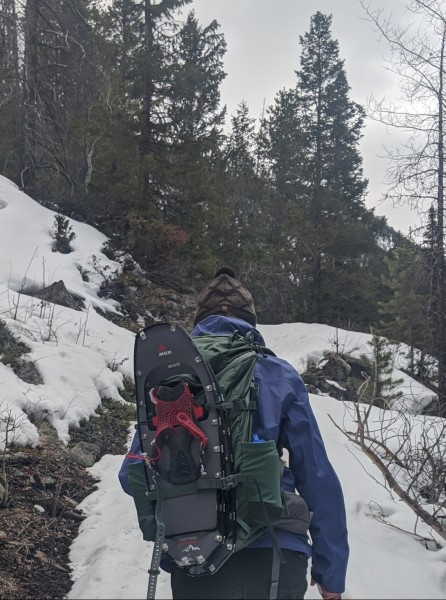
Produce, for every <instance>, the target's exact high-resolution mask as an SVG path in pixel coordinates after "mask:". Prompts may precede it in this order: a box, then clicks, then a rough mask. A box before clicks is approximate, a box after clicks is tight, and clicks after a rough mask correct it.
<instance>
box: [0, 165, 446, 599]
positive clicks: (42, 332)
mask: <svg viewBox="0 0 446 600" xmlns="http://www.w3.org/2000/svg"><path fill="white" fill-rule="evenodd" d="M54 215H55V213H54V212H52V211H50V210H48V209H46V208H44V207H42V206H40V205H39V204H37V203H36V202H34V201H33V200H32V199H31V198H30V197H29V196H27V195H26V194H24V193H23V192H20V191H19V190H18V189H17V187H16V186H15V185H14V184H12V183H11V182H10V181H8V180H7V179H5V178H4V177H2V176H0V256H2V260H1V261H0V318H1V319H2V320H3V321H5V322H6V324H7V326H8V327H9V328H10V329H11V330H12V331H13V332H14V333H15V334H16V335H17V336H18V338H19V339H20V340H22V341H23V342H25V343H26V344H27V345H28V346H29V347H30V348H31V353H30V358H31V359H33V360H34V361H35V362H36V364H37V366H38V368H39V369H40V372H41V374H42V375H43V378H44V383H43V384H41V385H31V384H25V383H24V382H23V381H22V380H21V379H19V378H17V377H16V376H15V375H14V373H13V372H12V370H11V369H10V367H9V366H6V365H3V364H1V363H0V416H1V415H4V411H11V412H12V414H13V416H15V418H16V419H18V420H20V421H21V426H20V429H19V431H18V432H17V434H18V437H17V441H18V442H21V443H32V444H35V443H37V441H38V434H37V430H36V428H35V426H34V425H33V424H32V423H31V421H30V420H29V418H28V414H29V413H30V412H32V411H34V413H35V414H38V413H40V414H43V412H44V413H45V414H46V415H47V416H48V419H49V420H50V422H52V424H53V425H54V426H55V427H56V429H57V431H58V433H59V436H60V438H61V439H62V440H63V441H64V442H67V440H68V428H69V426H70V425H76V424H77V423H79V421H80V420H81V419H83V418H85V417H88V416H90V415H92V414H93V413H94V410H95V408H96V407H97V406H98V404H99V403H100V399H101V397H102V396H109V397H110V396H111V397H114V398H116V399H119V398H120V396H119V390H120V389H121V388H122V379H123V376H124V375H127V376H132V373H133V365H132V363H133V361H132V357H133V344H134V334H133V333H131V332H130V331H127V330H125V329H121V328H120V327H118V326H116V325H114V324H113V323H111V322H110V321H108V320H106V319H105V318H103V317H101V316H100V315H99V314H98V313H96V311H94V310H93V308H92V307H93V306H95V305H96V306H101V307H102V308H104V309H108V310H116V308H117V307H116V305H115V304H113V303H112V302H107V301H104V300H103V299H100V298H98V296H97V292H98V291H99V285H100V281H101V277H100V276H98V275H97V274H96V275H95V274H93V273H90V281H89V282H84V281H83V280H82V277H81V274H80V272H79V269H78V267H79V266H82V267H83V268H87V269H89V270H91V266H90V265H89V262H90V259H91V256H92V255H93V254H95V255H96V256H97V257H98V259H100V261H101V263H102V264H103V265H109V266H110V268H116V267H117V266H118V265H116V264H114V263H112V262H110V261H108V260H107V259H106V257H105V256H104V255H102V254H101V252H100V248H101V245H102V243H103V242H104V241H105V238H104V236H103V235H102V234H101V233H99V232H98V231H96V230H95V229H94V228H93V227H90V226H88V225H85V224H83V223H78V222H76V221H73V220H71V224H72V226H73V230H74V232H75V233H76V235H77V237H76V239H75V240H74V241H73V243H72V245H73V250H74V251H73V252H72V253H70V254H67V255H61V254H59V253H55V252H52V239H51V235H50V234H51V231H52V228H53V227H52V226H53V222H54ZM60 279H63V281H64V282H65V283H66V286H67V288H68V290H69V291H71V292H75V293H76V294H78V295H81V296H83V297H84V298H85V302H86V308H85V309H84V310H83V311H74V310H71V309H68V308H63V307H60V306H55V305H49V306H46V307H45V309H44V310H43V311H42V306H41V303H40V302H39V301H37V300H36V299H35V298H33V297H31V296H28V295H26V294H25V293H23V294H21V295H19V293H18V291H19V290H20V289H21V288H23V287H24V288H25V290H26V289H27V288H28V286H30V287H34V288H35V287H41V286H42V285H43V283H44V282H45V284H47V285H48V284H50V283H53V282H55V281H58V280H60ZM23 282H24V285H22V284H23ZM147 308H148V310H150V307H147ZM51 310H54V312H53V313H52V316H51V312H50V311H51ZM259 330H260V331H261V333H262V334H263V335H264V337H265V339H266V342H267V345H268V346H269V347H271V349H272V350H274V351H276V352H277V353H278V354H279V355H280V356H282V357H283V358H284V359H286V360H288V361H289V362H290V363H291V364H293V365H294V366H295V367H296V368H297V369H298V370H300V371H302V369H304V368H305V366H306V363H307V361H308V359H310V358H311V359H312V360H316V361H318V360H319V359H321V358H322V356H323V355H324V351H327V350H328V351H330V350H333V349H334V344H335V341H337V343H338V344H339V346H340V347H341V348H342V349H343V350H344V351H350V352H351V353H353V354H355V355H359V354H361V353H367V352H370V348H369V347H368V346H367V341H368V339H369V338H370V336H369V335H367V334H361V333H352V332H346V331H343V330H335V329H334V328H332V327H328V326H326V325H320V324H319V325H317V324H301V323H294V324H286V325H267V326H265V325H259ZM113 365H114V366H115V367H117V369H115V368H113ZM401 376H403V374H402V372H401V371H399V370H396V371H395V373H394V378H395V379H398V378H399V377H401ZM402 391H403V392H404V400H405V405H406V408H407V409H408V410H409V411H414V412H416V411H417V410H418V409H419V407H420V405H422V404H426V403H428V402H429V400H430V398H431V397H432V393H431V392H430V391H429V390H427V389H425V388H423V387H422V386H421V385H419V384H417V383H416V382H415V381H413V380H411V379H410V378H409V377H408V376H405V377H404V382H403V384H402ZM310 402H311V404H312V407H313V410H314V412H315V415H316V418H317V420H318V423H319V426H320V429H321V432H322V436H323V438H324V441H325V444H326V446H327V451H328V454H329V457H330V459H331V461H332V463H333V465H334V467H335V469H336V471H337V473H338V476H339V478H340V480H341V483H342V486H343V490H344V495H345V501H346V510H347V519H348V528H349V543H350V548H351V559H350V563H349V570H348V575H347V589H346V593H345V594H343V598H345V599H346V600H352V599H356V600H357V599H359V598H361V599H364V600H365V599H372V598H375V599H421V598H423V599H424V598H431V599H441V598H443V599H444V598H445V597H446V544H445V542H444V540H441V539H438V536H435V537H436V538H437V541H438V543H440V545H441V546H442V548H441V550H439V551H435V552H434V551H431V550H428V549H427V548H426V547H424V546H423V545H422V544H421V543H420V542H419V541H418V540H417V538H416V537H414V536H413V535H410V534H409V533H404V532H403V531H399V530H397V529H395V528H392V527H390V526H389V524H391V525H393V526H395V527H399V528H400V529H402V530H404V531H406V532H413V531H416V532H417V534H419V535H422V536H425V537H428V538H430V537H431V534H432V532H431V531H430V530H429V528H428V527H427V526H425V525H424V524H423V523H420V522H419V521H417V520H416V518H415V516H414V514H413V513H412V512H411V510H410V509H409V508H408V507H407V506H406V505H405V504H404V503H402V502H401V501H398V500H397V499H396V498H393V497H392V496H391V495H390V493H389V492H388V491H387V490H385V489H384V487H383V485H382V478H381V475H380V473H379V472H378V470H377V469H376V468H375V467H374V466H373V464H372V463H371V462H370V461H369V460H368V459H367V458H366V457H364V456H363V455H362V454H361V453H360V452H359V451H358V450H357V449H355V447H353V445H352V444H350V443H348V442H347V441H346V438H344V436H343V435H342V433H340V432H339V431H338V430H337V429H336V428H335V427H334V425H333V423H332V422H331V421H330V419H329V415H331V416H332V417H333V418H334V420H335V421H336V422H337V423H338V424H339V425H340V426H342V425H345V427H346V428H347V429H352V428H354V423H353V419H352V417H353V416H352V415H351V414H350V413H349V411H348V407H349V406H351V405H349V403H345V404H344V403H342V402H338V401H336V400H334V399H333V398H330V397H323V396H315V395H311V396H310ZM386 415H388V416H389V417H391V416H393V417H394V418H395V422H394V424H393V430H392V431H393V436H394V437H395V431H396V430H397V428H398V423H400V422H401V421H400V419H401V417H400V416H398V415H397V414H396V413H392V412H390V411H387V413H386ZM379 416H380V415H379V412H378V410H374V411H373V412H372V419H371V423H372V424H373V423H377V427H379V424H380V420H379ZM413 418H414V419H415V420H416V422H415V423H414V426H413V428H412V431H413V432H414V433H416V432H417V431H418V430H419V429H418V428H419V427H420V426H421V425H422V424H423V423H424V422H426V421H427V420H429V419H428V418H427V417H419V416H414V417H413ZM3 426H4V423H2V419H1V418H0V448H1V445H2V441H3V443H4V434H3V433H2V427H3ZM395 443H396V441H395ZM122 460H123V457H122V456H110V455H109V456H105V457H104V458H103V459H102V460H101V461H100V462H99V463H97V464H96V465H95V466H94V467H93V468H92V469H91V472H92V473H93V474H94V475H95V476H97V477H98V478H99V479H100V483H99V486H98V490H97V491H95V492H94V493H93V494H91V495H90V496H88V497H87V498H86V499H85V500H84V501H83V502H82V504H81V507H82V509H83V510H84V512H85V514H86V516H87V519H86V520H85V521H84V522H83V523H82V525H81V529H80V535H79V536H78V538H77V539H76V540H75V542H74V544H73V546H72V549H71V554H70V560H71V561H72V566H73V581H74V584H73V588H72V590H71V591H70V593H69V595H68V598H70V599H73V600H92V599H95V598H97V599H101V600H108V599H136V598H144V597H145V593H146V586H147V577H148V576H147V569H148V567H149V564H150V556H151V546H150V544H148V543H145V542H143V540H142V536H141V534H140V531H139V529H138V525H137V518H136V511H135V509H134V506H133V501H132V499H131V498H130V497H128V496H126V495H125V494H124V492H122V490H121V488H120V486H119V483H118V478H117V474H118V470H119V467H120V465H121V462H122ZM427 509H429V508H428V506H427ZM380 511H381V513H382V514H383V515H384V520H385V523H387V525H386V524H385V523H381V522H379V521H377V520H376V518H374V516H375V517H376V516H377V515H378V514H379V512H380ZM36 514H38V513H37V512H36ZM157 597H158V598H167V599H168V598H170V597H171V594H170V586H169V576H168V575H167V574H163V575H162V576H161V577H160V580H159V586H158V592H157ZM307 598H309V599H315V598H318V593H317V592H316V590H315V589H314V588H311V589H310V590H309V592H308V594H307Z"/></svg>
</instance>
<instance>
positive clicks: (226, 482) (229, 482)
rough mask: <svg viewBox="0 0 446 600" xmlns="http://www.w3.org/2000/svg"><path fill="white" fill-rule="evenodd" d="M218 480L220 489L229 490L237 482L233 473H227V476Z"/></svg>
mask: <svg viewBox="0 0 446 600" xmlns="http://www.w3.org/2000/svg"><path fill="white" fill-rule="evenodd" d="M220 482H221V489H222V490H230V489H232V488H234V487H235V485H236V483H237V481H236V478H235V475H228V476H227V477H222V478H221V479H220Z"/></svg>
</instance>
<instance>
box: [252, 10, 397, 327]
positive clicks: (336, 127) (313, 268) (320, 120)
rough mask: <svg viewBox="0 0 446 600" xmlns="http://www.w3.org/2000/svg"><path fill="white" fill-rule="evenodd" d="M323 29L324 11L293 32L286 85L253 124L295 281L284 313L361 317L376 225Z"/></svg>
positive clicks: (345, 95) (343, 85) (326, 23)
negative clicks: (281, 206) (277, 200)
mask: <svg viewBox="0 0 446 600" xmlns="http://www.w3.org/2000/svg"><path fill="white" fill-rule="evenodd" d="M330 27H331V17H329V16H325V15H323V14H321V13H320V12H318V13H316V14H315V15H314V16H313V17H312V19H311V23H310V29H309V32H308V33H306V34H305V35H304V36H303V37H301V38H300V43H301V46H302V55H301V68H300V70H299V71H297V85H296V88H295V89H292V90H282V91H281V92H280V93H279V94H278V95H277V96H276V98H275V102H274V104H273V105H272V106H271V107H269V109H268V111H267V116H266V119H265V122H264V123H263V128H262V130H263V136H262V140H261V141H262V144H263V148H262V150H263V151H262V155H266V156H267V160H264V161H263V162H262V165H263V168H264V170H265V169H266V172H267V175H268V177H269V178H270V181H271V183H272V185H274V187H275V189H276V190H277V191H278V192H279V193H280V194H281V196H283V197H284V198H286V199H287V204H286V208H285V214H284V217H283V221H284V224H285V228H286V230H285V232H284V235H285V237H286V238H287V239H288V248H289V252H288V256H287V262H288V263H289V264H290V278H291V279H292V280H293V281H294V282H297V283H298V285H297V290H296V296H295V301H294V307H295V310H296V312H295V314H294V315H293V318H297V319H300V320H309V321H314V320H316V321H318V322H331V323H334V324H337V325H341V324H342V323H344V324H346V323H347V322H348V321H349V320H350V321H353V322H356V323H359V322H362V323H363V324H367V323H369V322H370V320H373V318H374V317H376V316H377V313H376V309H375V310H373V311H372V313H373V314H370V310H369V309H370V307H371V306H373V304H375V305H376V297H373V296H374V293H375V292H374V290H375V289H376V287H377V280H376V275H375V271H376V268H377V265H378V261H377V260H376V257H379V258H381V256H382V251H381V249H380V247H379V244H378V242H379V239H380V236H381V235H382V232H383V231H384V230H385V228H386V227H385V223H384V222H383V220H382V219H378V218H376V217H375V216H374V214H373V213H372V212H370V211H367V209H366V208H365V205H364V193H365V190H366V186H367V182H366V180H365V179H364V178H363V174H362V159H361V156H360V153H359V150H358V144H359V140H360V137H361V130H362V126H363V121H364V110H363V109H362V108H361V107H360V106H359V105H358V104H356V103H355V102H353V101H352V100H350V98H349V86H348V83H347V78H346V75H345V69H344V63H343V61H342V60H341V59H340V57H339V47H338V42H337V41H335V40H333V39H332V37H331V32H330ZM372 263H373V265H374V268H373V269H372V271H371V272H370V265H371V264H372ZM378 281H379V277H378ZM353 289H354V294H353V293H352V290H353ZM367 314H368V316H367Z"/></svg>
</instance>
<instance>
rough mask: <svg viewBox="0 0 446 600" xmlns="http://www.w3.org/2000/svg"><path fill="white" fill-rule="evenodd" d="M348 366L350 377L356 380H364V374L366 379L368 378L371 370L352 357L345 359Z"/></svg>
mask: <svg viewBox="0 0 446 600" xmlns="http://www.w3.org/2000/svg"><path fill="white" fill-rule="evenodd" d="M345 360H346V362H348V364H349V366H350V369H351V371H350V377H356V378H357V379H363V380H365V377H364V373H365V375H366V376H367V377H370V375H371V374H372V370H371V368H370V367H369V366H367V365H365V364H364V362H363V361H361V360H360V359H359V358H353V357H352V356H349V357H346V358H345Z"/></svg>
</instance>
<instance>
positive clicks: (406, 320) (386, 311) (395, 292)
mask: <svg viewBox="0 0 446 600" xmlns="http://www.w3.org/2000/svg"><path fill="white" fill-rule="evenodd" d="M385 264H386V267H387V269H388V275H387V276H384V277H383V283H384V285H385V286H386V287H387V288H388V289H389V290H390V297H389V299H388V300H387V301H384V302H379V307H380V314H381V316H382V317H383V321H382V324H381V327H380V332H381V333H382V334H383V335H385V336H386V337H388V338H390V339H392V340H393V341H395V342H397V343H398V342H404V343H405V344H407V345H408V346H409V361H410V363H409V365H410V366H409V369H410V372H411V374H412V375H413V374H415V371H416V363H417V362H418V361H417V360H416V356H415V350H416V349H419V350H421V351H424V352H425V351H427V350H428V349H429V346H430V336H429V327H428V319H427V315H428V307H429V297H428V289H427V285H426V284H427V278H426V270H425V265H424V261H423V257H422V255H421V253H420V251H419V249H417V248H416V247H415V246H413V245H411V244H409V243H406V245H404V246H402V247H400V248H396V249H394V250H393V251H392V252H391V253H390V254H389V255H388V256H387V257H386V258H385Z"/></svg>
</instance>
